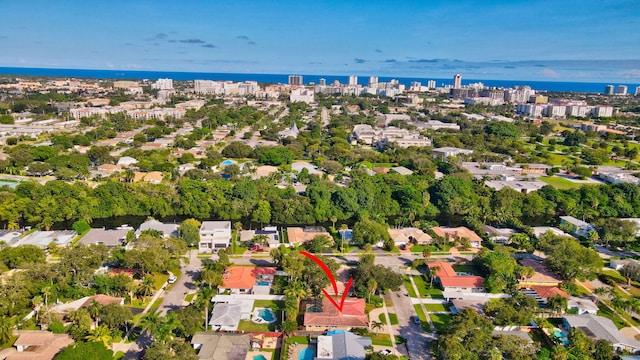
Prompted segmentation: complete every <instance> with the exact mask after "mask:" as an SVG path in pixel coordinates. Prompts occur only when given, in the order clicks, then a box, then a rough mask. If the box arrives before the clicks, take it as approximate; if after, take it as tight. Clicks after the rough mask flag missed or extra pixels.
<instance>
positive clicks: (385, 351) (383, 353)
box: [380, 349, 391, 355]
mask: <svg viewBox="0 0 640 360" xmlns="http://www.w3.org/2000/svg"><path fill="white" fill-rule="evenodd" d="M380 354H382V355H391V350H389V349H384V350H382V351H380Z"/></svg>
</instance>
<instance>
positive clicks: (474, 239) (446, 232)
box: [431, 226, 482, 249]
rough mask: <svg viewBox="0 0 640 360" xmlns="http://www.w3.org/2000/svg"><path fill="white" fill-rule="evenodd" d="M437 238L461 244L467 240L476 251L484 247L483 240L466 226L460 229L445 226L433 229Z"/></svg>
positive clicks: (459, 227)
mask: <svg viewBox="0 0 640 360" xmlns="http://www.w3.org/2000/svg"><path fill="white" fill-rule="evenodd" d="M431 230H433V232H434V233H435V234H436V236H439V237H441V238H443V239H446V240H447V241H456V242H460V241H461V240H462V239H467V240H469V242H470V243H471V247H472V248H474V249H479V248H481V247H482V238H481V237H480V236H479V235H478V234H476V233H475V232H474V231H473V230H470V229H469V228H466V227H464V226H458V227H454V228H451V227H445V226H435V227H433V228H431Z"/></svg>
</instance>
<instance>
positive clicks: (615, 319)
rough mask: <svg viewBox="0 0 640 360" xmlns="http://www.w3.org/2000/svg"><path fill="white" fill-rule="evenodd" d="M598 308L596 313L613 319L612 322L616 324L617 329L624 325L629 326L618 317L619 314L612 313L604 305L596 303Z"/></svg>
mask: <svg viewBox="0 0 640 360" xmlns="http://www.w3.org/2000/svg"><path fill="white" fill-rule="evenodd" d="M598 309H599V310H598V315H600V316H604V317H606V318H607V319H610V320H611V321H613V323H614V324H615V325H616V327H617V328H618V329H622V328H624V327H627V326H629V325H627V323H626V322H625V321H624V320H622V318H620V316H618V315H616V314H614V313H613V312H612V311H611V309H609V308H608V307H607V306H606V305H604V304H598Z"/></svg>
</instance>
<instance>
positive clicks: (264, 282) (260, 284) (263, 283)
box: [256, 281, 269, 286]
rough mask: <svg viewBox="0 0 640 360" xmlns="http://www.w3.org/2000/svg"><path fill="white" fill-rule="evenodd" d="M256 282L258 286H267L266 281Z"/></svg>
mask: <svg viewBox="0 0 640 360" xmlns="http://www.w3.org/2000/svg"><path fill="white" fill-rule="evenodd" d="M256 284H258V286H269V282H268V281H258V282H257V283H256Z"/></svg>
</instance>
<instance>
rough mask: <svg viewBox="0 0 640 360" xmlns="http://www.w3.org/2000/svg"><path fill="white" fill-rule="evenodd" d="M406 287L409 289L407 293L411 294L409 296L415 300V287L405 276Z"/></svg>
mask: <svg viewBox="0 0 640 360" xmlns="http://www.w3.org/2000/svg"><path fill="white" fill-rule="evenodd" d="M404 287H405V288H407V292H408V293H409V296H410V297H412V298H414V297H417V296H416V291H415V290H413V286H412V285H411V280H409V276H408V275H405V276H404Z"/></svg>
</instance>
